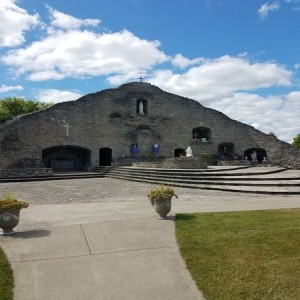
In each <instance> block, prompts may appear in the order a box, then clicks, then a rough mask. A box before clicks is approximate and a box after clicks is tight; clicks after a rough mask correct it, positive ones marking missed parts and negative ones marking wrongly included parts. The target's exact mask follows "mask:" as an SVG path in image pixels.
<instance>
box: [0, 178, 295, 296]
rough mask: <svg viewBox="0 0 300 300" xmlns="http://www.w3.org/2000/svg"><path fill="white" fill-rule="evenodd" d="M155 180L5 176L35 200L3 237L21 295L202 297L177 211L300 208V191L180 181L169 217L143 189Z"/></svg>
mask: <svg viewBox="0 0 300 300" xmlns="http://www.w3.org/2000/svg"><path fill="white" fill-rule="evenodd" d="M152 187H153V185H149V184H143V183H134V182H128V181H121V180H117V179H109V178H93V179H81V180H80V179H74V180H62V181H45V182H27V183H26V182H23V183H2V184H1V186H0V193H2V192H4V191H13V192H14V193H15V194H16V196H17V197H18V198H22V199H23V200H26V201H28V202H29V203H30V207H29V208H28V209H24V210H22V212H21V222H20V224H19V225H18V227H17V228H16V231H17V233H16V234H15V235H13V236H7V237H0V245H1V247H3V249H4V250H5V252H6V254H7V256H8V258H9V260H10V262H11V264H12V267H13V270H14V274H15V284H16V286H15V289H14V294H15V296H14V299H15V300H52V299H53V300H54V299H55V300H60V299H61V300H79V299H80V300H86V299H88V300H98V299H99V300H100V299H101V300H102V299H105V300H106V299H151V300H152V299H203V296H202V294H201V292H199V291H198V289H197V288H196V286H195V284H194V282H193V280H192V279H191V277H190V275H189V273H188V271H187V270H186V268H185V265H184V262H183V260H182V259H181V257H180V255H179V251H178V247H177V243H176V240H175V232H174V218H173V217H172V216H174V215H175V214H176V213H178V212H195V211H197V212H204V211H233V210H253V209H254V210H256V209H271V208H294V207H300V196H265V195H253V194H242V193H230V192H227V193H226V192H218V191H204V190H193V189H185V188H176V192H177V193H178V194H179V199H176V200H174V201H173V204H172V214H171V218H170V219H169V220H161V219H159V218H157V215H156V213H155V212H154V210H153V209H152V207H151V205H150V204H149V203H148V201H147V199H146V197H145V195H146V193H147V192H148V191H149V190H150V189H151V188H152Z"/></svg>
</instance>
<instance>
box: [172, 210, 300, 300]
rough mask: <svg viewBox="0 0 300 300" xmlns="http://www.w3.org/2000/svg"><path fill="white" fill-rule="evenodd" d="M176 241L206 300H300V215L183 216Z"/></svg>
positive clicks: (178, 219)
mask: <svg viewBox="0 0 300 300" xmlns="http://www.w3.org/2000/svg"><path fill="white" fill-rule="evenodd" d="M176 236H177V241H178V243H179V247H180V251H181V255H182V257H183V258H184V260H185V262H186V265H187V268H188V269H189V271H190V273H191V274H192V276H193V278H194V280H195V282H196V283H197V285H198V287H199V289H200V290H201V291H202V292H203V293H204V296H205V297H206V299H208V300H217V299H222V300H226V299H228V300H229V299H230V300H235V299H239V300H240V299H247V300H249V299H259V300H262V299H266V300H271V299H278V300H279V299H282V300H288V299H294V300H298V299H300V209H282V210H268V211H243V212H222V213H195V214H179V215H177V217H176Z"/></svg>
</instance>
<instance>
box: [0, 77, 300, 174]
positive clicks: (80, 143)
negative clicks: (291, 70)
mask: <svg viewBox="0 0 300 300" xmlns="http://www.w3.org/2000/svg"><path fill="white" fill-rule="evenodd" d="M141 102H142V104H141ZM0 143H1V145H0V146H1V147H0V169H8V168H32V167H39V168H41V167H55V166H56V167H57V168H62V169H63V168H66V169H68V168H70V169H78V170H93V169H94V168H95V167H97V166H99V165H108V164H110V163H113V162H116V161H118V160H120V161H121V160H126V159H129V160H130V159H131V160H134V159H137V160H140V161H143V160H151V159H152V160H153V159H155V158H172V157H174V156H176V155H177V156H180V153H181V154H182V153H183V151H184V149H186V148H187V147H188V146H191V148H192V151H193V155H194V156H196V157H197V156H198V157H200V156H203V155H204V156H207V155H208V156H212V157H219V156H220V149H221V150H222V151H223V152H226V151H227V150H226V146H228V145H229V147H230V151H231V153H230V154H231V156H232V158H233V159H237V160H238V159H240V160H241V159H245V157H246V156H247V155H248V156H249V153H250V152H251V151H250V152H249V149H255V150H256V151H257V149H258V151H260V150H262V151H263V152H262V153H263V155H264V156H265V157H264V159H266V160H267V162H268V163H269V164H272V165H280V166H284V167H290V168H300V151H299V150H297V149H295V148H294V147H293V146H292V145H290V144H288V143H286V142H283V141H280V140H279V139H277V138H275V137H273V136H271V135H268V134H265V133H263V132H261V131H259V130H257V129H255V128H254V127H252V126H249V125H247V124H243V123H241V122H238V121H235V120H232V119H230V118H229V117H227V116H226V115H224V114H223V113H221V112H219V111H216V110H213V109H210V108H206V107H204V106H202V105H201V104H200V103H199V102H197V101H195V100H191V99H188V98H184V97H180V96H177V95H174V94H171V93H167V92H165V91H163V90H161V89H159V88H158V87H156V86H154V85H151V84H149V83H139V82H132V83H128V84H124V85H122V86H120V87H118V88H115V89H107V90H103V91H100V92H96V93H93V94H88V95H86V96H84V97H82V98H80V99H78V100H76V101H68V102H63V103H58V104H55V105H53V106H52V107H50V108H47V109H45V110H42V111H39V112H34V113H31V114H26V115H21V116H18V117H16V118H14V119H13V120H12V121H9V122H7V123H5V124H4V125H2V126H1V127H0ZM220 145H223V146H224V145H225V148H224V147H223V148H222V147H221V148H220ZM134 146H137V147H136V148H137V149H135V150H134V149H133V147H134ZM247 150H248V152H247ZM222 151H221V152H222ZM225 154H226V153H225ZM246 159H247V157H246Z"/></svg>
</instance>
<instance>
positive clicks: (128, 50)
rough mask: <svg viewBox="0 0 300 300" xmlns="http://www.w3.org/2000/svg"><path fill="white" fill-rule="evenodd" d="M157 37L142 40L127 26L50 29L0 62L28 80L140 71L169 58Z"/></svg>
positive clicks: (11, 52)
mask: <svg viewBox="0 0 300 300" xmlns="http://www.w3.org/2000/svg"><path fill="white" fill-rule="evenodd" d="M159 46H160V44H159V42H158V41H148V40H143V39H140V38H138V37H137V36H135V35H134V34H132V33H131V32H129V31H127V30H123V31H120V32H116V33H106V34H97V33H94V32H90V31H80V30H69V31H67V32H65V31H62V30H52V31H51V32H50V34H49V35H48V36H47V37H46V38H44V39H42V40H40V41H36V42H34V43H32V44H31V45H29V46H28V47H25V48H22V49H17V50H12V51H10V52H9V53H8V54H7V55H6V56H4V57H3V58H2V62H3V63H4V64H6V65H8V66H10V67H11V68H12V70H13V71H14V73H15V74H17V75H21V74H24V73H25V74H27V75H28V78H29V79H30V80H36V81H38V80H49V79H55V80H57V79H63V78H66V77H77V78H83V77H86V76H98V75H113V74H127V73H130V72H134V71H135V72H140V70H144V69H149V68H151V67H152V66H154V65H156V64H158V63H161V62H164V61H166V60H168V57H167V56H166V55H165V54H164V53H163V52H162V51H160V50H159V49H158V47H159Z"/></svg>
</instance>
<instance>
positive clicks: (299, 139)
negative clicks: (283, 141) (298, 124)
mask: <svg viewBox="0 0 300 300" xmlns="http://www.w3.org/2000/svg"><path fill="white" fill-rule="evenodd" d="M292 145H293V146H295V147H296V148H297V149H300V133H299V134H297V135H296V136H295V137H294V139H293V142H292Z"/></svg>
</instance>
